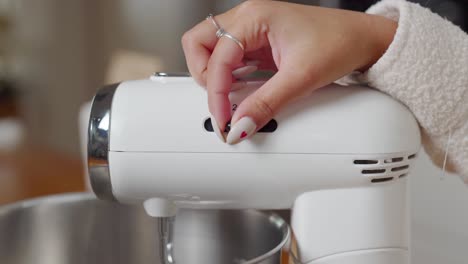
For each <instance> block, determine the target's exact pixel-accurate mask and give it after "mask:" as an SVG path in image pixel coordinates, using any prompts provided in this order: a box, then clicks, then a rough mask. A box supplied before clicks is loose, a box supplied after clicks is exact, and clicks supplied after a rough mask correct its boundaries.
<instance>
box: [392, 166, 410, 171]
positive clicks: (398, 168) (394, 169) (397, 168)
mask: <svg viewBox="0 0 468 264" xmlns="http://www.w3.org/2000/svg"><path fill="white" fill-rule="evenodd" d="M408 168H409V165H405V166H400V167H395V168H392V171H401V170H406V169H408Z"/></svg>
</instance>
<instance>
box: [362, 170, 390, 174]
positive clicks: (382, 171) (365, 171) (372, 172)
mask: <svg viewBox="0 0 468 264" xmlns="http://www.w3.org/2000/svg"><path fill="white" fill-rule="evenodd" d="M384 172H385V169H373V170H362V174H376V173H384Z"/></svg>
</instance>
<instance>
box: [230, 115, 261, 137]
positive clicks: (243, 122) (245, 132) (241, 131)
mask: <svg viewBox="0 0 468 264" xmlns="http://www.w3.org/2000/svg"><path fill="white" fill-rule="evenodd" d="M255 129H257V125H256V124H255V122H254V121H253V119H252V118H250V117H248V116H245V117H243V118H241V119H240V120H239V121H237V122H236V123H235V124H234V126H232V127H231V131H229V134H228V135H227V139H226V142H227V143H228V144H237V143H239V142H240V141H242V140H244V139H246V138H248V137H250V136H251V135H252V134H253V133H255Z"/></svg>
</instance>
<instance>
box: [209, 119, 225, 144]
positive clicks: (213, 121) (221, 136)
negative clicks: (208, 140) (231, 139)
mask: <svg viewBox="0 0 468 264" xmlns="http://www.w3.org/2000/svg"><path fill="white" fill-rule="evenodd" d="M211 126H212V127H213V130H214V132H215V134H216V136H218V138H219V139H220V140H221V141H222V142H223V143H224V142H226V140H225V139H224V134H223V133H222V132H221V129H219V126H218V122H216V119H215V118H214V116H213V115H212V116H211Z"/></svg>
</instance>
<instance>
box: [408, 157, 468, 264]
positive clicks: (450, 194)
mask: <svg viewBox="0 0 468 264" xmlns="http://www.w3.org/2000/svg"><path fill="white" fill-rule="evenodd" d="M467 151H468V150H467ZM467 166H468V164H467ZM441 175H442V171H441V170H440V169H438V168H436V167H435V166H434V165H433V164H432V163H431V162H430V160H429V157H428V156H427V154H425V153H421V155H420V157H419V159H418V161H417V163H416V166H415V168H414V171H413V172H412V173H411V176H410V200H411V214H412V215H411V225H412V226H411V228H412V233H411V234H412V243H411V246H412V250H413V256H412V259H413V262H412V263H413V264H441V263H450V264H458V263H459V264H466V263H468V187H467V186H466V185H465V184H464V183H463V182H462V181H461V179H460V178H459V177H458V176H457V175H453V174H446V175H445V176H444V177H441Z"/></svg>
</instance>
